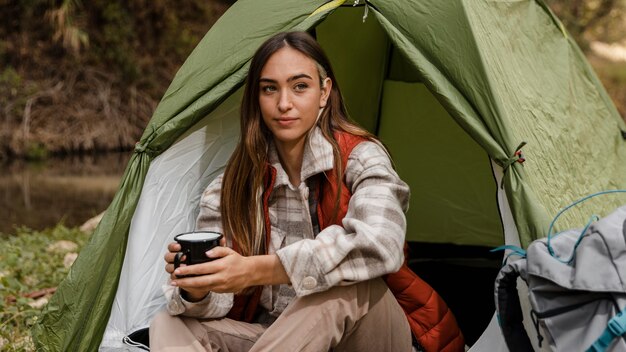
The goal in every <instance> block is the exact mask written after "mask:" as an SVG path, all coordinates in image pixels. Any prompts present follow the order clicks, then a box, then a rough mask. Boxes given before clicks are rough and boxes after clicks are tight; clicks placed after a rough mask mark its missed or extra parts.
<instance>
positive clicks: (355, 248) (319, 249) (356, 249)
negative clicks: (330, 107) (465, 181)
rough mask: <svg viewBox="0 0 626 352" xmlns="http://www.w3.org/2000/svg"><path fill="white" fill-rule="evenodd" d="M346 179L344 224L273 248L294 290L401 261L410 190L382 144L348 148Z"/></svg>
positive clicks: (362, 275)
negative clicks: (347, 195) (276, 249)
mask: <svg viewBox="0 0 626 352" xmlns="http://www.w3.org/2000/svg"><path fill="white" fill-rule="evenodd" d="M346 184H347V186H348V187H349V188H350V189H351V191H352V197H351V198H350V202H349V205H348V211H347V214H346V216H345V217H344V219H343V221H342V225H343V226H338V225H332V226H329V227H327V228H325V229H324V230H322V231H321V232H320V233H319V234H318V235H317V237H316V238H315V239H305V240H301V241H298V242H296V243H293V244H291V245H289V246H286V247H284V248H281V249H279V250H278V251H277V252H276V254H277V255H278V257H279V258H280V261H281V263H282V265H283V267H284V268H285V271H286V272H287V275H288V276H289V278H290V280H291V284H292V285H293V287H294V289H295V291H296V294H297V295H298V296H306V295H309V294H312V293H315V292H321V291H325V290H327V289H329V288H331V287H333V286H336V285H349V284H353V283H356V282H360V281H365V280H369V279H372V278H375V277H379V276H382V275H385V274H389V273H393V272H396V271H398V270H399V269H400V267H401V266H402V263H403V262H404V252H403V249H404V241H405V235H406V217H405V214H404V212H405V211H406V210H407V209H408V202H409V196H410V192H409V187H408V185H407V184H406V183H405V182H404V181H402V180H401V179H400V177H399V176H398V174H397V173H396V172H395V170H394V169H393V167H392V165H391V160H390V159H389V156H388V154H387V152H386V151H385V150H384V149H383V147H382V146H381V145H379V144H378V143H374V142H362V143H360V144H358V145H357V146H356V147H355V148H354V149H353V150H352V153H351V154H350V157H349V158H348V163H347V166H346Z"/></svg>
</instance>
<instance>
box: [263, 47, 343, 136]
mask: <svg viewBox="0 0 626 352" xmlns="http://www.w3.org/2000/svg"><path fill="white" fill-rule="evenodd" d="M331 86H332V82H331V80H330V79H329V78H326V79H324V84H323V87H320V79H319V73H318V70H317V65H316V63H315V61H313V60H312V59H311V58H309V57H308V56H306V55H304V54H303V53H301V52H299V51H297V50H295V49H292V48H290V47H283V48H282V49H279V50H278V51H276V52H275V53H274V54H272V56H270V58H269V60H267V62H266V63H265V66H263V69H262V70H261V78H260V79H259V105H260V107H261V114H262V116H263V122H265V125H266V126H267V128H268V129H269V130H270V131H271V132H272V134H273V135H274V140H275V141H276V143H277V146H280V147H282V146H292V147H293V146H297V145H300V144H301V143H303V142H304V140H305V138H306V135H307V132H308V131H309V130H310V129H311V128H312V127H313V126H314V125H315V122H316V121H317V116H318V113H319V111H320V108H322V107H325V106H326V101H327V99H328V95H329V93H330V90H331Z"/></svg>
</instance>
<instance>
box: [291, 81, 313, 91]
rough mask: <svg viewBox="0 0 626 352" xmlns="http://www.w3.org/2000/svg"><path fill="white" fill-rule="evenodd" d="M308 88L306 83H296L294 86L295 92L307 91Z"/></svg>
mask: <svg viewBox="0 0 626 352" xmlns="http://www.w3.org/2000/svg"><path fill="white" fill-rule="evenodd" d="M308 87H309V86H308V84H306V83H298V84H296V85H295V87H294V88H295V90H297V91H300V90H305V89H307V88H308Z"/></svg>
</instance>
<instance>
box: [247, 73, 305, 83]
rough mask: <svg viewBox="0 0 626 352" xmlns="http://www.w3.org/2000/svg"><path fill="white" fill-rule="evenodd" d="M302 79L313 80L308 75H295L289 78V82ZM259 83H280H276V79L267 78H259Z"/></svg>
mask: <svg viewBox="0 0 626 352" xmlns="http://www.w3.org/2000/svg"><path fill="white" fill-rule="evenodd" d="M301 78H308V79H310V80H313V78H312V77H311V76H309V75H307V74H306V73H301V74H298V75H294V76H291V77H289V78H287V82H291V81H295V80H298V79H301ZM259 83H278V81H276V80H275V79H271V78H267V77H261V78H259Z"/></svg>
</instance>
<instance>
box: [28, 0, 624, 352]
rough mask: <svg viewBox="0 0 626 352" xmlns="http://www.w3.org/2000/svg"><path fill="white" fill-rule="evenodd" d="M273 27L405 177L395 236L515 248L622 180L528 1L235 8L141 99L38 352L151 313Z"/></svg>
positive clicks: (78, 342) (278, 1)
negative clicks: (302, 47)
mask: <svg viewBox="0 0 626 352" xmlns="http://www.w3.org/2000/svg"><path fill="white" fill-rule="evenodd" d="M355 3H356V5H357V6H352V5H355ZM290 30H307V31H310V32H311V33H312V34H314V35H315V36H316V37H317V39H318V40H319V42H320V43H321V44H322V46H323V47H324V48H325V49H326V50H327V52H328V54H329V56H330V58H331V61H332V63H333V65H334V68H335V70H336V74H337V78H338V81H339V83H340V84H341V87H342V91H343V93H344V95H345V99H346V104H347V105H348V110H349V113H350V115H351V117H352V118H354V119H355V120H356V121H358V122H359V123H361V124H362V125H363V126H364V127H366V128H368V129H369V130H370V131H372V132H374V133H376V134H377V135H378V136H379V137H380V138H381V139H382V141H383V142H384V143H385V144H386V145H387V146H388V147H389V149H390V151H391V154H392V156H393V157H394V160H395V163H396V167H397V170H398V172H399V173H400V175H401V176H402V177H403V178H404V179H405V180H406V181H407V182H408V183H409V184H410V186H411V189H412V200H411V205H410V210H409V212H408V214H407V218H408V222H409V229H408V233H407V239H408V240H409V241H414V242H419V243H445V244H457V245H462V246H496V245H500V244H504V243H505V242H506V243H509V244H521V245H523V246H525V245H527V244H528V243H529V242H530V241H531V240H533V239H535V238H539V237H544V236H545V235H546V231H547V228H548V225H549V222H550V220H551V219H552V217H553V216H554V214H556V212H557V211H558V210H559V209H561V208H562V207H564V206H566V205H568V204H569V203H570V202H572V201H574V200H576V199H578V198H581V197H582V196H585V195H587V194H590V193H593V192H596V191H601V190H609V189H618V188H626V162H624V161H625V160H626V140H625V139H626V132H624V131H626V126H625V124H624V121H623V120H622V119H621V118H620V116H619V115H618V113H617V111H616V109H615V107H614V106H613V104H612V103H611V101H610V99H609V97H608V96H607V94H606V92H605V90H604V89H603V87H602V86H601V84H600V82H599V81H598V79H597V77H596V75H595V74H594V73H593V71H592V69H591V68H590V66H589V64H588V63H587V62H586V60H585V58H584V56H583V54H582V53H581V51H580V50H579V48H578V47H577V45H576V44H575V43H574V41H573V40H572V38H571V37H570V36H569V35H568V34H567V32H566V31H565V30H564V29H563V26H562V24H561V23H560V22H559V21H558V19H556V18H555V17H554V15H553V14H552V13H551V12H550V10H549V9H548V8H547V7H546V5H544V4H543V2H542V1H539V0H499V1H489V0H447V1H441V0H410V1H409V0H407V1H393V0H370V1H367V2H365V1H352V0H350V1H345V0H343V1H342V0H335V1H330V2H327V1H324V0H264V1H258V0H240V1H238V2H237V3H236V4H235V5H233V6H232V7H231V9H229V10H228V11H227V12H226V13H225V14H224V15H223V17H222V18H220V20H219V21H218V22H217V23H216V24H215V25H214V26H213V28H212V29H211V30H210V31H209V32H208V33H207V35H206V36H205V37H204V39H203V40H202V41H201V42H200V44H199V45H198V47H197V48H196V49H195V50H194V51H193V53H192V54H191V55H190V56H189V58H188V59H187V61H186V62H185V64H184V65H183V66H182V68H181V69H180V71H179V72H178V73H177V75H176V76H175V78H174V80H173V82H172V84H171V86H170V87H169V89H168V90H167V92H166V93H165V95H164V97H163V99H162V101H161V102H160V104H159V105H158V107H157V109H156V111H155V113H154V116H153V118H152V120H151V121H150V123H149V125H148V127H147V128H146V130H145V132H144V135H143V136H142V138H141V141H140V142H139V143H138V145H137V147H136V149H135V153H134V155H133V156H132V158H131V160H130V162H129V164H128V167H127V170H126V173H125V175H124V177H123V180H122V183H121V186H120V189H119V191H118V193H117V195H116V196H115V199H114V200H113V202H112V203H111V205H110V207H109V209H108V210H107V212H106V214H105V216H104V218H103V220H102V222H101V223H100V225H99V227H98V228H97V229H96V231H95V233H94V234H93V236H92V238H91V240H90V242H89V244H88V245H87V246H86V247H85V248H84V249H83V250H82V252H81V253H80V255H79V257H78V259H77V260H76V262H75V264H74V266H73V267H72V268H71V270H70V273H69V275H68V277H67V278H66V279H65V280H64V281H63V282H62V284H61V285H60V286H59V288H58V290H57V292H56V294H55V295H54V296H53V298H52V299H51V301H50V303H49V304H48V305H47V306H46V308H45V309H44V311H43V314H42V316H41V319H40V321H39V322H38V324H37V325H36V326H35V327H34V329H33V338H34V340H35V343H36V345H37V349H38V350H42V351H94V350H97V349H98V348H100V349H101V350H107V349H110V350H117V349H120V348H122V347H123V345H122V344H121V341H122V337H124V336H125V335H127V334H129V333H130V332H132V331H135V330H137V329H140V328H143V327H146V326H147V325H148V324H149V321H150V318H151V317H152V316H153V315H154V314H155V312H156V311H157V310H159V309H161V308H162V307H163V305H164V302H165V299H164V298H163V295H162V292H161V288H160V287H161V285H162V284H163V283H164V282H165V279H166V276H165V273H164V271H163V265H162V255H163V253H164V252H165V250H166V249H165V248H166V244H167V243H168V242H170V241H171V239H172V238H173V236H174V235H175V234H176V233H180V232H184V231H187V230H190V229H192V228H193V226H194V221H195V216H196V214H197V212H198V209H197V208H198V202H199V197H200V194H201V192H202V190H203V189H204V187H206V185H207V184H208V183H209V182H210V181H211V180H212V179H213V178H214V177H215V176H216V175H218V174H219V173H220V172H221V171H222V170H223V168H224V165H225V163H226V161H227V160H228V157H229V155H230V153H231V151H232V149H233V148H234V145H235V143H236V140H237V138H238V131H239V129H238V104H239V100H240V97H241V87H242V84H243V80H244V77H245V75H246V72H247V70H248V67H249V61H250V58H251V56H252V54H253V53H254V51H255V50H256V48H257V47H258V46H259V45H260V44H261V43H262V42H263V41H264V40H265V39H267V38H268V37H270V36H271V35H273V34H275V33H277V32H280V31H290ZM522 142H525V143H526V144H525V145H524V146H523V147H521V146H522V145H523V143H522ZM520 152H521V153H523V154H520ZM522 155H523V158H522ZM522 159H525V160H526V161H525V162H523V163H522V161H523V160H522ZM618 198H619V197H618V196H615V197H610V196H608V197H606V198H604V199H601V200H598V201H590V202H588V203H585V204H584V205H582V206H580V207H578V208H575V209H573V210H572V211H570V212H569V213H568V214H567V215H566V216H564V217H563V219H561V220H560V221H559V224H558V227H559V228H561V229H564V228H570V227H579V226H581V225H583V224H584V223H585V222H586V220H587V219H588V217H589V216H590V215H591V214H598V215H605V214H608V212H609V211H610V210H611V209H614V208H616V207H617V206H618V204H619V201H620V199H618ZM622 202H623V199H622ZM487 291H488V292H490V291H491V287H489V288H488V290H487ZM492 335H493V333H492ZM494 336H495V335H494ZM481 341H482V339H481ZM493 341H495V340H493ZM485 344H486V345H485ZM495 344H496V342H493V344H492V345H491V346H490V345H489V342H482V345H481V342H480V341H479V342H478V343H476V345H475V347H476V346H477V345H481V346H483V347H484V346H490V347H489V348H487V349H483V350H496V349H495V347H494V346H495ZM476 350H480V348H479V347H476Z"/></svg>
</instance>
